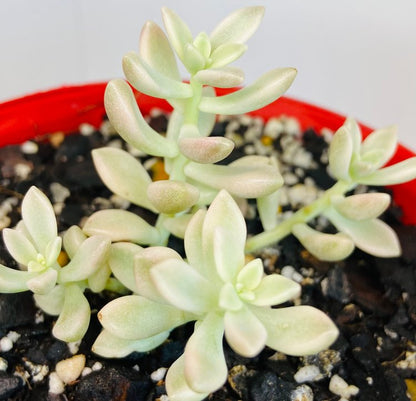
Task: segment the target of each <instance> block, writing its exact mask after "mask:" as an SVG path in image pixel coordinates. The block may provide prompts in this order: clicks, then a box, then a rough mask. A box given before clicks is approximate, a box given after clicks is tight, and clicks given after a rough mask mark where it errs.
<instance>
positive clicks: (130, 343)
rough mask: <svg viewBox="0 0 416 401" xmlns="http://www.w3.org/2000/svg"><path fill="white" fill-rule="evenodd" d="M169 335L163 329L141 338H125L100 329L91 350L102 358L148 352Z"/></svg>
mask: <svg viewBox="0 0 416 401" xmlns="http://www.w3.org/2000/svg"><path fill="white" fill-rule="evenodd" d="M168 337H169V332H168V331H165V332H163V333H160V334H156V335H155V336H153V337H149V338H145V339H143V340H125V339H123V338H119V337H116V336H114V335H113V334H111V333H110V332H109V331H108V330H105V329H104V330H102V331H101V333H100V334H99V335H98V337H97V338H96V340H95V342H94V344H93V345H92V352H94V353H96V354H98V355H100V356H102V357H104V358H123V357H125V356H127V355H129V354H131V353H132V352H148V351H151V350H152V349H154V348H156V347H158V346H159V345H161V344H163V343H164V342H165V340H166V339H167V338H168Z"/></svg>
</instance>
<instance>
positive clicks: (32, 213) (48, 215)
mask: <svg viewBox="0 0 416 401" xmlns="http://www.w3.org/2000/svg"><path fill="white" fill-rule="evenodd" d="M22 219H23V221H24V223H25V226H26V228H27V230H28V231H29V233H30V235H31V237H32V238H33V240H34V241H35V244H36V246H37V249H38V251H39V252H40V253H42V254H43V253H44V252H45V249H46V246H47V245H48V243H49V242H50V241H52V240H54V239H55V238H56V237H57V236H58V231H57V226H56V218H55V213H54V211H53V207H52V205H51V202H50V201H49V199H48V198H47V197H46V195H45V194H44V193H43V192H41V191H40V190H39V189H38V188H36V187H31V188H30V189H29V191H27V193H26V195H25V197H24V198H23V202H22Z"/></svg>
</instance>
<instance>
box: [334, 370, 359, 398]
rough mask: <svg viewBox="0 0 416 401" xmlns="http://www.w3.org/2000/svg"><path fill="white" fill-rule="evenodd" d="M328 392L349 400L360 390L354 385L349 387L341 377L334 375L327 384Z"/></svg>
mask: <svg viewBox="0 0 416 401" xmlns="http://www.w3.org/2000/svg"><path fill="white" fill-rule="evenodd" d="M329 391H330V392H331V393H333V394H336V395H339V396H340V397H343V398H345V399H347V400H349V399H350V397H351V396H352V395H357V394H358V392H359V391H360V390H359V388H358V387H356V386H354V385H349V384H348V383H347V382H346V381H345V380H344V379H343V378H342V377H340V376H338V375H334V376H332V377H331V380H330V382H329Z"/></svg>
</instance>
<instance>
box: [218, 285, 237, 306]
mask: <svg viewBox="0 0 416 401" xmlns="http://www.w3.org/2000/svg"><path fill="white" fill-rule="evenodd" d="M218 306H219V307H220V308H222V309H223V310H224V311H238V310H240V309H241V308H242V307H243V301H242V300H241V298H240V296H239V295H238V294H237V292H236V289H235V288H234V286H233V285H232V284H231V283H225V284H224V285H223V286H222V288H221V290H220V292H219V295H218Z"/></svg>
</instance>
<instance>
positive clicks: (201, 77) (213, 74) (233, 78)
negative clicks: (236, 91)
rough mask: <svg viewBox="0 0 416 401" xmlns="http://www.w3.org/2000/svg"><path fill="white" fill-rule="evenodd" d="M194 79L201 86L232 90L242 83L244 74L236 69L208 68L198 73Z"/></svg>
mask: <svg viewBox="0 0 416 401" xmlns="http://www.w3.org/2000/svg"><path fill="white" fill-rule="evenodd" d="M194 79H195V80H196V81H198V82H199V83H200V84H202V85H210V86H214V87H216V88H234V87H235V86H239V85H241V84H242V83H243V81H244V72H243V71H242V70H241V69H240V68H236V67H223V68H209V69H207V70H200V71H198V72H197V73H196V74H195V76H194Z"/></svg>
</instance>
